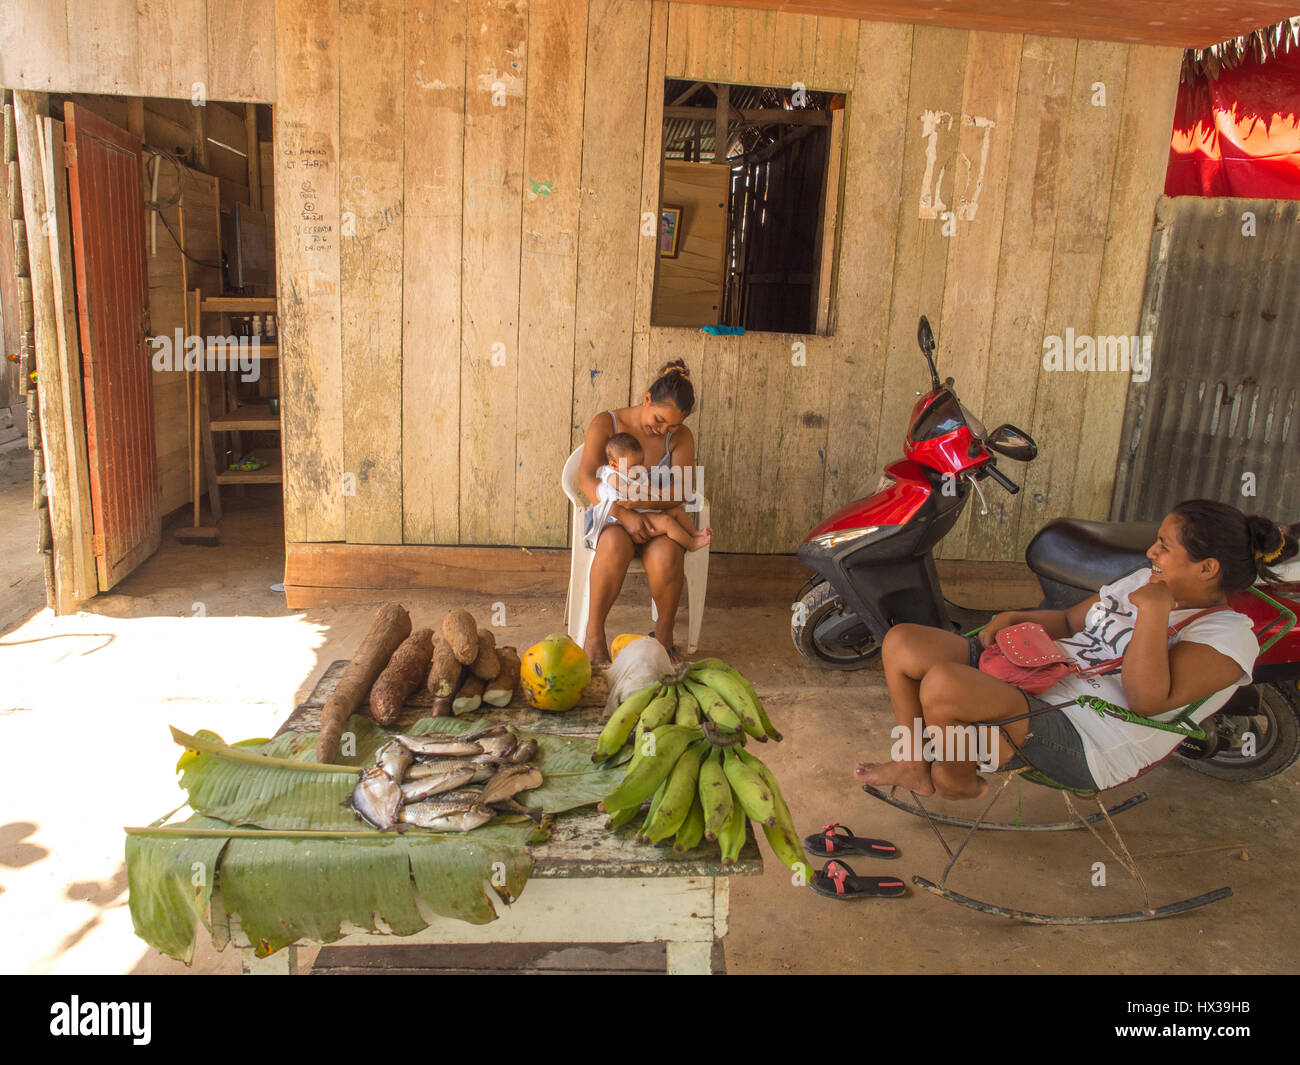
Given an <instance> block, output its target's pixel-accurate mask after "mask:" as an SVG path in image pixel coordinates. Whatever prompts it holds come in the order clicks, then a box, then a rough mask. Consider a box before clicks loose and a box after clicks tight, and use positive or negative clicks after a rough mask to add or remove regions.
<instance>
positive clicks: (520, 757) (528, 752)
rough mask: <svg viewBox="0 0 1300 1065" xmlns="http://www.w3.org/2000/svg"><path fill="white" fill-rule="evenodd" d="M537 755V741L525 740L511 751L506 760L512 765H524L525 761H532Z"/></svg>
mask: <svg viewBox="0 0 1300 1065" xmlns="http://www.w3.org/2000/svg"><path fill="white" fill-rule="evenodd" d="M536 757H537V741H536V740H524V742H523V743H521V744H520V745H519V746H518V747H516V748H515V749H514V750H513V751H511V752H510V755H509V757H507V758H506V761H507V762H509V763H510V764H511V765H523V764H524V763H525V762H531V761H532V760H533V759H534V758H536Z"/></svg>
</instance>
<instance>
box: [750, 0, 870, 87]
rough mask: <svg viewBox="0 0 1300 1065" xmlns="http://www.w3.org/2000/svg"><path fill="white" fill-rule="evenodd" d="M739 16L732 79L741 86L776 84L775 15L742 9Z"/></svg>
mask: <svg viewBox="0 0 1300 1065" xmlns="http://www.w3.org/2000/svg"><path fill="white" fill-rule="evenodd" d="M738 16H739V21H738V22H737V25H736V50H735V56H734V58H733V60H732V62H733V69H734V75H733V78H732V80H733V81H735V82H736V83H737V84H740V85H772V84H775V81H774V78H775V76H776V74H775V70H774V68H773V63H772V60H773V56H774V54H775V52H776V18H777V14H776V12H775V11H762V10H755V9H753V8H743V9H741V11H739V12H738ZM854 25H856V23H855V24H854Z"/></svg>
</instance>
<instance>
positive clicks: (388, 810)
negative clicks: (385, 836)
mask: <svg viewBox="0 0 1300 1065" xmlns="http://www.w3.org/2000/svg"><path fill="white" fill-rule="evenodd" d="M352 809H353V810H354V811H356V813H357V814H359V815H360V816H361V817H362V818H363V819H364V820H365V821H367V822H369V823H370V824H372V825H374V826H375V828H378V829H380V830H382V831H385V832H387V831H388V830H389V829H390V828H392V827H393V825H394V823H396V821H397V815H398V812H399V811H400V810H401V809H402V789H401V788H399V787H398V786H397V784H396V783H394V782H393V781H392V780H390V779H389V778H388V774H387V773H385V772H384V771H383V770H382V769H380V768H379V767H378V766H367V767H366V768H365V769H363V770H362V771H361V774H360V778H359V779H358V780H357V786H356V787H355V788H353V789H352Z"/></svg>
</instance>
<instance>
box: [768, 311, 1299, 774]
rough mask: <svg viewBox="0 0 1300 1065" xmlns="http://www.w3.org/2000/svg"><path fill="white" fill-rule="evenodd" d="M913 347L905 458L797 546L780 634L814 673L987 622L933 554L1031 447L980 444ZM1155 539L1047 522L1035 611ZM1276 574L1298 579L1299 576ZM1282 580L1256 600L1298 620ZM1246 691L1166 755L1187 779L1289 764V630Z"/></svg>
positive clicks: (1008, 430)
mask: <svg viewBox="0 0 1300 1065" xmlns="http://www.w3.org/2000/svg"><path fill="white" fill-rule="evenodd" d="M917 341H918V343H919V344H920V347H921V352H922V354H923V355H924V356H925V360H926V364H927V366H928V367H929V370H930V382H931V389H930V391H929V392H928V393H926V394H925V395H923V396H921V397H920V398H919V399H918V400H917V403H916V406H915V407H914V408H913V409H912V417H911V421H910V423H909V425H908V429H907V436H906V439H905V441H904V445H903V453H904V456H905V457H904V458H902V459H900V460H898V461H897V462H893V463H890V464H889V465H888V466H886V467H885V472H884V475H883V476H882V477H881V481H880V484H879V486H878V487H877V490H876V493H875V494H874V495H872V496H869V497H867V498H865V499H859V500H857V501H855V502H853V503H850V504H848V505H847V506H845V507H843V508H841V509H840V510H838V511H836V512H835V513H834V514H832V515H831V516H830V517H829V518H827V519H826V520H825V521H823V522H822V523H821V524H820V525H818V526H817V527H816V528H815V529H813V530H812V532H810V533H809V534H808V536H807V538H806V539H805V540H804V542H803V544H802V545H800V547H799V551H798V558H799V560H800V561H801V562H802V563H803V564H804V565H805V566H807V567H808V568H809V569H810V570H812V571H813V574H814V575H813V576H812V577H811V578H810V579H809V580H808V581H807V582H806V583H805V584H804V586H803V588H802V589H801V590H800V592H799V598H798V600H797V602H796V603H795V604H794V611H793V614H792V616H791V634H792V636H793V637H794V644H795V647H796V648H797V649H798V651H799V653H800V654H801V655H803V656H804V657H805V658H807V659H808V660H809V661H811V662H814V663H816V664H818V665H821V666H824V667H826V668H830V669H861V668H862V667H864V666H866V665H868V664H869V663H871V662H872V661H873V660H874V659H876V658H877V657H878V656H879V654H880V647H881V642H882V641H883V640H884V638H885V633H886V632H888V631H889V629H890V628H891V627H893V626H894V625H897V624H900V623H902V622H912V623H914V624H920V625H933V626H936V627H938V628H943V629H948V630H951V631H955V632H968V631H970V630H972V629H975V628H978V627H979V626H981V625H983V624H984V623H985V622H987V621H988V620H989V619H990V618H991V617H992V616H993V613H994V611H992V610H978V609H972V608H969V607H964V606H959V605H957V604H955V603H953V602H951V601H949V600H948V599H946V598H945V597H944V595H943V592H942V589H941V586H940V582H939V575H938V572H937V571H936V569H935V565H934V554H933V549H934V546H935V544H937V543H938V542H939V541H940V540H942V539H943V537H944V536H945V535H947V533H948V531H949V530H950V529H951V528H952V527H953V526H954V525H955V524H956V522H957V519H958V517H959V516H960V515H961V512H962V510H963V509H964V508H965V506H966V504H967V501H968V500H969V498H970V495H971V493H972V492H974V493H976V494H978V495H979V497H980V499H981V502H983V491H982V488H981V485H982V483H983V482H984V481H986V480H992V481H995V482H996V483H997V484H999V485H1001V486H1002V488H1004V489H1006V491H1008V492H1011V493H1013V494H1014V493H1016V492H1018V491H1019V490H1020V489H1019V486H1018V485H1016V484H1015V483H1014V482H1013V481H1012V480H1011V479H1010V478H1008V477H1007V476H1006V474H1004V473H1003V472H1002V471H1001V470H1000V469H998V467H997V464H996V459H995V455H1001V456H1003V457H1005V458H1010V459H1015V460H1017V461H1021V462H1027V461H1030V460H1031V459H1033V458H1034V457H1035V456H1036V455H1037V454H1038V448H1037V445H1036V444H1035V443H1034V441H1033V440H1032V439H1031V438H1030V436H1029V435H1028V434H1027V433H1025V432H1023V431H1022V430H1020V429H1017V428H1016V427H1015V426H1012V425H1001V426H999V427H998V428H997V429H994V430H993V431H992V432H991V433H990V432H987V431H986V430H985V429H984V426H983V425H982V424H980V422H979V420H978V419H977V418H975V417H974V416H973V415H972V414H971V413H970V412H969V411H967V410H966V409H965V408H964V407H963V406H962V405H961V402H960V401H959V400H958V398H957V393H956V390H955V388H954V382H953V380H952V378H948V380H947V381H945V382H942V383H941V382H940V380H939V375H938V372H937V371H936V369H935V365H934V349H935V340H934V333H933V331H932V330H931V328H930V323H929V322H928V321H927V320H926V319H925V318H924V317H922V318H921V320H920V323H919V325H918V327H917ZM984 509H987V508H984ZM1157 528H1158V525H1156V524H1150V523H1138V522H1089V521H1078V520H1074V519H1058V520H1056V521H1053V522H1050V523H1048V524H1047V525H1046V526H1044V527H1043V528H1042V529H1041V530H1039V532H1038V533H1037V535H1035V537H1034V539H1033V540H1032V541H1031V542H1030V544H1029V546H1028V548H1026V550H1025V561H1026V563H1027V564H1028V566H1029V568H1030V570H1031V571H1033V573H1034V574H1035V576H1036V577H1037V578H1038V583H1039V586H1040V587H1041V588H1042V591H1043V598H1042V601H1041V602H1040V603H1039V604H1038V609H1058V610H1059V609H1065V608H1067V607H1070V606H1073V605H1074V604H1075V603H1078V602H1080V601H1082V600H1083V599H1086V598H1087V597H1088V596H1090V595H1092V594H1094V593H1095V592H1097V591H1098V590H1099V589H1100V588H1101V587H1102V585H1104V584H1107V583H1109V582H1111V581H1114V580H1117V579H1119V578H1120V577H1122V576H1124V575H1125V574H1127V573H1132V572H1133V571H1134V570H1135V569H1139V568H1141V567H1142V566H1146V565H1149V564H1150V563H1149V561H1148V560H1147V558H1146V551H1147V549H1148V548H1149V547H1150V546H1151V544H1152V543H1153V542H1154V541H1155V535H1156V529H1157ZM1286 568H1287V569H1288V570H1297V569H1300V563H1292V564H1290V566H1288V567H1286ZM1284 576H1288V577H1290V578H1291V581H1290V583H1286V584H1282V585H1280V586H1273V587H1271V588H1269V589H1268V592H1269V594H1270V595H1272V596H1273V598H1274V599H1276V600H1277V601H1278V602H1279V603H1280V604H1281V605H1282V606H1283V608H1284V609H1290V610H1292V611H1295V612H1298V613H1300V572H1297V573H1294V574H1284ZM1230 605H1231V606H1232V607H1233V608H1234V609H1235V610H1238V611H1240V612H1241V613H1243V614H1247V615H1249V616H1250V617H1251V619H1252V621H1256V622H1263V621H1265V620H1268V619H1269V618H1271V617H1272V616H1274V615H1275V614H1276V611H1275V610H1274V609H1273V608H1272V607H1269V606H1268V605H1267V604H1265V603H1264V602H1263V601H1262V600H1260V599H1258V598H1257V597H1255V596H1254V595H1251V594H1250V593H1249V592H1244V593H1242V594H1240V595H1237V596H1234V597H1233V598H1232V599H1231V600H1230ZM1024 609H1033V607H1026V608H1024ZM1254 680H1255V684H1254V685H1252V686H1250V687H1246V688H1241V689H1238V691H1237V693H1236V695H1235V696H1234V697H1233V698H1232V699H1231V700H1230V701H1229V702H1228V703H1226V704H1225V705H1224V706H1223V708H1222V709H1220V710H1219V711H1218V712H1217V713H1216V714H1215V715H1214V716H1213V718H1211V719H1210V720H1209V721H1208V722H1206V724H1205V730H1206V733H1207V734H1208V736H1209V740H1208V741H1207V742H1203V743H1201V744H1199V745H1198V744H1190V743H1185V744H1183V745H1182V747H1180V748H1179V753H1180V754H1181V755H1183V756H1184V757H1185V758H1188V759H1189V760H1191V764H1192V765H1193V766H1194V768H1196V769H1199V770H1200V771H1202V772H1204V773H1207V774H1209V775H1211V776H1217V777H1223V778H1227V779H1232V780H1261V779H1263V778H1265V777H1269V776H1272V775H1274V774H1275V773H1279V772H1281V771H1282V770H1283V769H1285V768H1287V767H1288V766H1290V765H1291V764H1292V763H1294V762H1295V761H1296V758H1297V757H1298V756H1300V689H1298V687H1297V681H1300V629H1292V630H1291V631H1290V632H1289V633H1288V634H1287V635H1286V636H1285V637H1284V638H1282V639H1281V640H1279V641H1278V642H1277V643H1276V644H1275V645H1274V646H1273V647H1271V648H1270V649H1269V650H1268V651H1267V652H1266V653H1265V654H1262V655H1261V656H1260V658H1259V660H1258V661H1257V662H1256V665H1255V672H1254Z"/></svg>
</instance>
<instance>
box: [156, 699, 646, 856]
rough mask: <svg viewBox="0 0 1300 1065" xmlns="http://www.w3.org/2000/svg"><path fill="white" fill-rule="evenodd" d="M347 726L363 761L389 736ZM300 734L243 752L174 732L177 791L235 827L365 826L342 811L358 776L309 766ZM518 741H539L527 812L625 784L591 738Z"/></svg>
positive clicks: (427, 728) (448, 723)
mask: <svg viewBox="0 0 1300 1065" xmlns="http://www.w3.org/2000/svg"><path fill="white" fill-rule="evenodd" d="M478 725H479V723H478V722H473V721H466V720H462V719H460V718H443V717H438V718H433V717H430V718H423V719H421V720H420V721H418V722H416V724H415V725H414V726H412V728H411V730H410V732H411V734H413V735H427V734H430V733H439V734H448V735H463V734H465V733H468V732H471V731H473V730H474V729H475V728H477V727H478ZM347 727H348V730H349V731H352V732H354V734H355V735H356V742H357V752H358V754H359V755H360V754H362V753H364V754H365V755H366V761H367V762H373V759H374V752H375V751H376V750H378V748H379V747H382V746H383V744H384V743H387V742H388V740H389V739H391V738H392V734H391V733H389V732H387V731H385V730H383V729H381V728H379V727H378V726H376V725H374V724H371V723H367V722H365V720H364V719H362V718H358V717H353V718H352V719H350V720H349V722H348V726H347ZM299 735H300V736H301V737H302V738H301V739H296V738H294V736H292V735H290V734H285V735H282V736H279V737H277V738H276V739H275V740H272V741H271V742H269V743H266V744H264V745H262V746H260V747H242V746H232V745H228V744H224V743H221V742H219V741H218V740H216V739H215V738H208V737H205V736H202V735H199V734H195V735H194V736H189V735H186V734H185V733H183V732H180V731H179V730H177V729H172V736H173V738H175V740H176V742H177V743H179V744H182V745H183V746H184V747H185V748H186V751H187V756H186V757H185V758H183V759H182V763H183V769H182V772H181V787H183V788H184V789H185V790H186V792H187V793H188V795H189V804H190V806H191V808H193V809H194V810H195V811H197V812H199V813H203V814H207V815H208V816H210V817H217V818H220V819H221V820H223V821H226V822H229V823H230V824H232V825H256V826H258V827H260V828H267V829H320V830H338V831H343V830H346V829H358V828H368V827H369V826H367V825H366V824H365V822H363V821H361V820H360V819H359V818H358V817H357V816H356V815H355V814H354V813H353V812H352V810H351V809H350V807H349V806H348V805H347V801H348V798H349V796H350V795H351V794H352V789H353V788H354V787H355V786H356V783H357V773H356V770H355V769H353V768H351V767H348V766H334V765H328V766H327V765H321V764H319V763H316V762H312V761H310V758H311V757H313V756H314V754H315V750H316V738H315V735H316V734H315V733H301V734H299ZM522 738H524V739H533V740H536V742H537V744H538V749H539V754H538V757H537V764H538V766H539V767H540V768H541V770H542V777H543V783H542V786H541V787H540V788H536V789H534V790H533V791H530V792H526V793H525V794H523V795H522V796H520V801H521V802H522V803H523V804H524V805H527V806H529V807H530V808H532V809H537V810H544V811H546V812H547V813H563V812H565V811H568V810H573V809H577V808H578V807H581V806H590V805H592V804H594V803H596V802H599V801H600V800H601V799H603V798H604V797H605V796H606V795H608V794H609V793H610V792H611V791H613V790H614V788H615V787H617V786H618V783H619V781H620V780H621V779H622V775H623V770H622V769H621V768H613V769H602V768H598V767H597V766H594V765H593V764H592V762H591V752H592V749H593V746H594V742H595V741H594V740H592V739H590V738H586V737H574V736H550V735H542V734H523V735H522ZM295 756H296V757H295ZM372 831H375V832H378V829H372ZM476 831H481V830H476Z"/></svg>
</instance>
